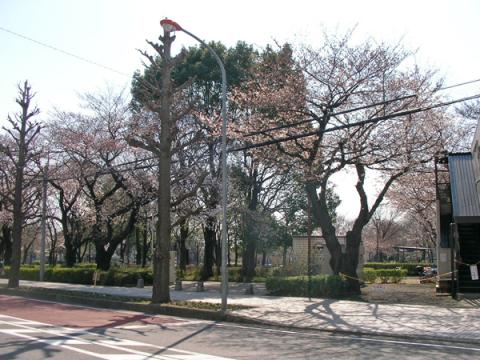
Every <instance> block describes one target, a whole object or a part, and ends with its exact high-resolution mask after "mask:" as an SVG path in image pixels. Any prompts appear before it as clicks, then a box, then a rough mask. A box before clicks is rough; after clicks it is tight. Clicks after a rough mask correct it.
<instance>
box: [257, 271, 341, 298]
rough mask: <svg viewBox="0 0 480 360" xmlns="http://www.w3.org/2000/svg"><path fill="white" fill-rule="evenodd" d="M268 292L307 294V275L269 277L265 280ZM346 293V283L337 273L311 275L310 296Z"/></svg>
mask: <svg viewBox="0 0 480 360" xmlns="http://www.w3.org/2000/svg"><path fill="white" fill-rule="evenodd" d="M265 287H266V289H267V291H268V293H269V294H271V295H279V296H309V294H308V277H307V276H290V277H270V278H267V280H266V282H265ZM347 293H348V285H347V282H346V281H345V280H343V279H342V278H341V277H340V276H338V275H316V276H312V283H311V294H310V295H311V296H313V297H325V296H326V297H341V296H344V295H346V294H347Z"/></svg>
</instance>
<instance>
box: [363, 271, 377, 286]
mask: <svg viewBox="0 0 480 360" xmlns="http://www.w3.org/2000/svg"><path fill="white" fill-rule="evenodd" d="M377 277H378V275H377V270H375V269H372V268H363V276H362V278H363V281H365V282H368V283H374V282H375V281H376V280H377Z"/></svg>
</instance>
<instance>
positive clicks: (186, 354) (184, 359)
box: [0, 316, 232, 360]
mask: <svg viewBox="0 0 480 360" xmlns="http://www.w3.org/2000/svg"><path fill="white" fill-rule="evenodd" d="M5 318H7V319H10V321H6V320H5ZM2 319H3V320H1V319H0V324H5V325H13V326H17V327H20V328H21V329H13V330H12V329H6V330H5V331H8V333H9V334H10V335H14V336H18V337H22V338H26V339H29V340H31V341H36V342H40V343H46V344H49V345H53V346H59V347H62V348H65V349H69V350H72V351H76V352H80V353H83V354H86V355H90V356H94V357H98V358H101V359H106V360H116V359H127V360H128V359H132V360H137V359H138V360H140V359H142V360H143V359H158V360H172V359H175V360H192V359H203V360H232V359H230V358H225V357H220V356H213V355H207V354H202V353H197V352H193V351H186V350H180V349H174V348H167V347H163V346H158V345H153V344H148V343H142V342H134V343H135V345H133V346H145V347H150V348H155V349H161V350H166V351H171V352H175V353H176V354H162V355H155V354H152V353H147V352H144V351H139V350H134V349H129V348H126V347H124V346H126V345H123V346H119V345H116V344H121V343H122V342H123V341H125V339H121V338H116V337H113V336H105V335H101V334H97V333H93V332H88V331H82V335H92V336H95V337H97V338H98V337H99V338H104V339H108V340H109V341H105V340H99V341H93V340H88V339H78V338H77V337H75V336H72V335H69V333H68V332H65V331H62V330H65V329H62V328H60V329H59V330H60V331H57V329H56V328H53V327H52V325H50V324H45V323H40V322H35V321H31V322H30V324H32V325H37V326H38V325H40V326H41V327H38V328H35V327H31V326H28V325H24V324H21V322H22V321H23V320H24V319H21V318H17V317H14V316H3V317H2ZM12 320H13V321H12ZM17 330H29V331H31V332H36V333H42V334H49V335H53V336H55V337H65V338H67V339H72V340H81V341H84V342H85V344H88V345H95V346H102V347H106V348H111V349H114V350H118V351H123V352H125V353H127V354H121V355H123V356H124V357H119V356H120V355H117V354H100V353H96V352H92V351H88V350H84V349H80V348H75V347H72V346H70V345H67V344H65V343H59V344H52V343H53V341H52V339H45V338H38V337H35V336H30V335H26V334H23V333H22V331H20V332H19V331H17ZM68 330H69V331H70V330H71V329H68ZM133 355H135V356H133Z"/></svg>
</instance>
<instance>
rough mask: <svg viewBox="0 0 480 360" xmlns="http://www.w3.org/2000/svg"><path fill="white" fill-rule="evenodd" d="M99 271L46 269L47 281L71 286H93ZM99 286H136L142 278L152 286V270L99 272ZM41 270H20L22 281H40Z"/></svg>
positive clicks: (85, 267) (84, 267)
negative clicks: (95, 275) (94, 278)
mask: <svg viewBox="0 0 480 360" xmlns="http://www.w3.org/2000/svg"><path fill="white" fill-rule="evenodd" d="M95 271H97V270H96V269H95V268H93V267H91V266H81V267H73V268H67V267H60V266H56V267H50V266H48V267H46V268H45V277H44V279H45V281H51V282H63V283H69V284H82V285H92V284H93V274H94V273H95ZM9 273H10V267H5V276H6V277H8V276H9ZM97 274H98V276H99V277H98V278H97V285H109V286H135V285H137V280H138V279H139V278H142V279H143V280H144V284H145V285H152V282H153V279H152V278H153V276H152V270H151V269H149V268H120V269H119V268H111V269H110V270H109V271H97ZM39 278H40V269H39V268H38V267H31V266H27V267H24V266H22V267H21V268H20V279H21V280H31V281H38V279H39Z"/></svg>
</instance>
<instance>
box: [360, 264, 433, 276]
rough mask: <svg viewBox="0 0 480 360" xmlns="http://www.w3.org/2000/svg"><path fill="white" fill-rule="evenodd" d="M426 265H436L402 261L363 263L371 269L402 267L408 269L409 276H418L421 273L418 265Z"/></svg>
mask: <svg viewBox="0 0 480 360" xmlns="http://www.w3.org/2000/svg"><path fill="white" fill-rule="evenodd" d="M419 266H420V267H422V268H423V267H424V266H435V265H434V264H432V263H401V262H385V263H382V262H370V263H366V264H365V265H363V268H364V269H365V268H370V269H376V270H377V269H396V268H401V269H405V270H407V276H417V275H419V274H418V272H417V268H418V267H419Z"/></svg>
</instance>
